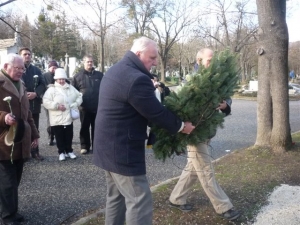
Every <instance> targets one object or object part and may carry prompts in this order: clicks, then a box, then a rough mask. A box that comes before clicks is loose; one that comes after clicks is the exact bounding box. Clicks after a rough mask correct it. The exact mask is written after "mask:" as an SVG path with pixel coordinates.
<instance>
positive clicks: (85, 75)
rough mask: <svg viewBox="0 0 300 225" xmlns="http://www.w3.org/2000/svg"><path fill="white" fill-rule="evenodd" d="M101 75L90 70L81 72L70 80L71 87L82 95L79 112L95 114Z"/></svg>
mask: <svg viewBox="0 0 300 225" xmlns="http://www.w3.org/2000/svg"><path fill="white" fill-rule="evenodd" d="M102 78H103V73H101V72H99V71H96V70H94V69H93V70H92V71H91V72H88V71H86V70H81V71H80V72H79V73H77V74H75V75H74V77H73V79H72V85H73V86H74V87H75V88H76V89H77V90H78V91H79V92H81V93H82V104H81V106H80V107H79V108H80V109H81V110H85V111H88V112H92V113H96V112H97V107H98V99H99V88H100V83H101V80H102Z"/></svg>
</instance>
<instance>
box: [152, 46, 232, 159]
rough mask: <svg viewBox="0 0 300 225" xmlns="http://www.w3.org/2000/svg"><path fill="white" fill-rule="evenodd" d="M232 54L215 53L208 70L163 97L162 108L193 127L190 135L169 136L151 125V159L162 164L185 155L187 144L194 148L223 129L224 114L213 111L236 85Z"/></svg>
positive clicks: (228, 52) (195, 75)
mask: <svg viewBox="0 0 300 225" xmlns="http://www.w3.org/2000/svg"><path fill="white" fill-rule="evenodd" d="M236 65H237V61H236V55H234V54H233V53H231V52H230V51H229V50H225V51H223V52H220V53H215V56H214V57H213V59H212V61H211V64H210V66H209V67H208V68H200V69H199V70H198V72H197V73H196V74H194V75H193V76H192V77H191V81H190V82H188V83H187V84H186V85H185V86H184V87H182V89H181V90H179V91H178V93H174V92H173V93H172V94H171V95H169V96H168V97H166V98H165V102H164V103H165V106H166V107H167V108H168V109H169V110H171V111H172V112H173V113H175V114H176V115H177V116H178V117H179V118H181V119H182V120H183V121H190V122H192V123H193V124H194V125H195V127H196V128H195V129H194V131H193V132H192V133H191V134H190V135H186V134H183V133H177V134H175V135H170V134H169V133H168V132H167V131H166V130H164V129H162V128H159V127H158V126H154V127H153V128H152V131H153V132H154V134H155V135H156V140H157V141H156V143H155V144H154V145H153V150H154V154H155V157H156V158H158V159H162V160H163V161H164V160H165V159H166V158H167V157H171V156H172V155H173V154H177V155H178V154H181V153H184V152H185V149H186V146H187V145H197V144H198V143H200V142H203V141H205V140H207V139H209V138H211V137H213V136H214V135H215V133H216V130H217V128H218V127H223V122H224V114H223V113H221V112H219V111H217V110H216V108H217V107H218V106H219V103H220V102H222V101H223V100H225V99H228V98H230V97H231V96H232V95H233V93H234V89H235V88H236V85H237V80H238V76H237V73H238V70H237V66H236Z"/></svg>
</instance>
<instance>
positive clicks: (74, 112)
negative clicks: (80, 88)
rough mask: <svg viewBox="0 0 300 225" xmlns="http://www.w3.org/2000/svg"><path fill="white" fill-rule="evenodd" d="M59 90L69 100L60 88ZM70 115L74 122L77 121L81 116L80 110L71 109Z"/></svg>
mask: <svg viewBox="0 0 300 225" xmlns="http://www.w3.org/2000/svg"><path fill="white" fill-rule="evenodd" d="M57 90H58V91H59V92H60V93H61V94H62V95H63V96H64V97H65V98H66V99H67V96H66V94H65V93H64V92H63V91H61V90H60V89H59V88H58V89H57ZM67 102H68V101H67ZM70 114H71V118H72V119H73V120H77V119H78V118H79V116H80V114H79V110H78V108H70Z"/></svg>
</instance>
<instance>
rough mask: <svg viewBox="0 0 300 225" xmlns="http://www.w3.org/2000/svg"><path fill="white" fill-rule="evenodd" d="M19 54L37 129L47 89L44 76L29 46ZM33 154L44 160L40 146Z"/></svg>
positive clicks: (34, 149) (33, 156) (23, 78)
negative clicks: (34, 60) (33, 61)
mask: <svg viewBox="0 0 300 225" xmlns="http://www.w3.org/2000/svg"><path fill="white" fill-rule="evenodd" d="M19 55H21V56H22V57H23V62H24V65H25V68H26V70H25V72H24V74H23V76H22V80H23V81H24V83H25V86H26V91H27V97H28V99H29V104H30V111H31V113H32V117H33V120H34V123H35V126H36V128H37V129H39V120H40V113H41V104H42V98H43V94H44V93H45V91H46V86H45V81H44V77H43V76H42V72H41V70H40V69H39V68H37V67H36V66H34V65H32V64H31V51H30V49H29V48H26V47H25V48H21V49H20V50H19ZM31 156H32V158H34V159H37V160H43V157H42V156H41V155H40V153H39V147H38V146H37V147H35V148H32V149H31Z"/></svg>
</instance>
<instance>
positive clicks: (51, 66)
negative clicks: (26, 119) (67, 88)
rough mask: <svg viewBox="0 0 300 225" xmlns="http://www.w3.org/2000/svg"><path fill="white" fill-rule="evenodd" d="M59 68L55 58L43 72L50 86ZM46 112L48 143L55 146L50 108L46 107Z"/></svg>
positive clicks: (46, 82) (46, 83)
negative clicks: (50, 120)
mask: <svg viewBox="0 0 300 225" xmlns="http://www.w3.org/2000/svg"><path fill="white" fill-rule="evenodd" d="M57 68H58V64H57V62H56V61H55V60H52V61H50V62H49V63H48V72H46V73H43V76H44V79H45V85H46V87H47V88H48V85H49V84H54V82H55V80H54V73H55V70H56V69H57ZM44 109H45V112H46V117H47V133H48V139H49V143H48V145H50V146H53V145H54V137H55V135H54V132H53V129H51V126H50V122H49V112H48V109H46V108H44Z"/></svg>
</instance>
